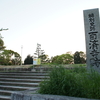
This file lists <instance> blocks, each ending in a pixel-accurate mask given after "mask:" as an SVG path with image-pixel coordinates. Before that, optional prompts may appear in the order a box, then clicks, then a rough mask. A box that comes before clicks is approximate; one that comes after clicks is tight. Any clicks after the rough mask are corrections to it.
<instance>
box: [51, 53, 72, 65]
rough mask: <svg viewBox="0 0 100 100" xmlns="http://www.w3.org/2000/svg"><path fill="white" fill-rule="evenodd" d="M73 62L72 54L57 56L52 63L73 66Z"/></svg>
mask: <svg viewBox="0 0 100 100" xmlns="http://www.w3.org/2000/svg"><path fill="white" fill-rule="evenodd" d="M72 62H73V56H72V55H71V54H62V55H57V56H55V57H53V58H52V63H55V64H71V63H72Z"/></svg>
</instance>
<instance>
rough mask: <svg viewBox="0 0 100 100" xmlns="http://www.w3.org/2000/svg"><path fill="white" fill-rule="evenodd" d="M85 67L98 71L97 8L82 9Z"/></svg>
mask: <svg viewBox="0 0 100 100" xmlns="http://www.w3.org/2000/svg"><path fill="white" fill-rule="evenodd" d="M83 12H84V26H85V39H86V56H87V67H88V68H89V69H90V68H93V69H95V70H96V71H99V72H100V21H99V9H98V8H96V9H89V10H84V11H83Z"/></svg>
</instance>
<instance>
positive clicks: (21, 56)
mask: <svg viewBox="0 0 100 100" xmlns="http://www.w3.org/2000/svg"><path fill="white" fill-rule="evenodd" d="M22 49H23V46H21V66H22Z"/></svg>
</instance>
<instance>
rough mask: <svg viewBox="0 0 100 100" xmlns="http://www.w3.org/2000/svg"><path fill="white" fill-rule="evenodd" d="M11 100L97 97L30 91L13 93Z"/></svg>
mask: <svg viewBox="0 0 100 100" xmlns="http://www.w3.org/2000/svg"><path fill="white" fill-rule="evenodd" d="M11 100H97V99H87V98H77V97H69V96H59V95H44V94H34V91H33V92H32V91H31V92H29V91H28V92H19V93H13V94H12V95H11Z"/></svg>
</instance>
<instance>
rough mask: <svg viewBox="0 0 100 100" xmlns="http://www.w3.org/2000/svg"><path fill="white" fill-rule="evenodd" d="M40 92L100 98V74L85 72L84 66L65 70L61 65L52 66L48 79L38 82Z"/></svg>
mask: <svg viewBox="0 0 100 100" xmlns="http://www.w3.org/2000/svg"><path fill="white" fill-rule="evenodd" d="M38 92H39V93H41V94H53V95H66V96H73V97H82V98H91V99H100V75H99V73H97V72H95V71H93V70H92V71H91V73H89V72H87V70H86V68H85V67H75V68H74V69H71V70H66V69H65V68H64V67H63V66H59V67H54V68H53V69H52V71H51V73H50V79H49V80H44V81H42V82H41V83H40V90H39V91H38Z"/></svg>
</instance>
